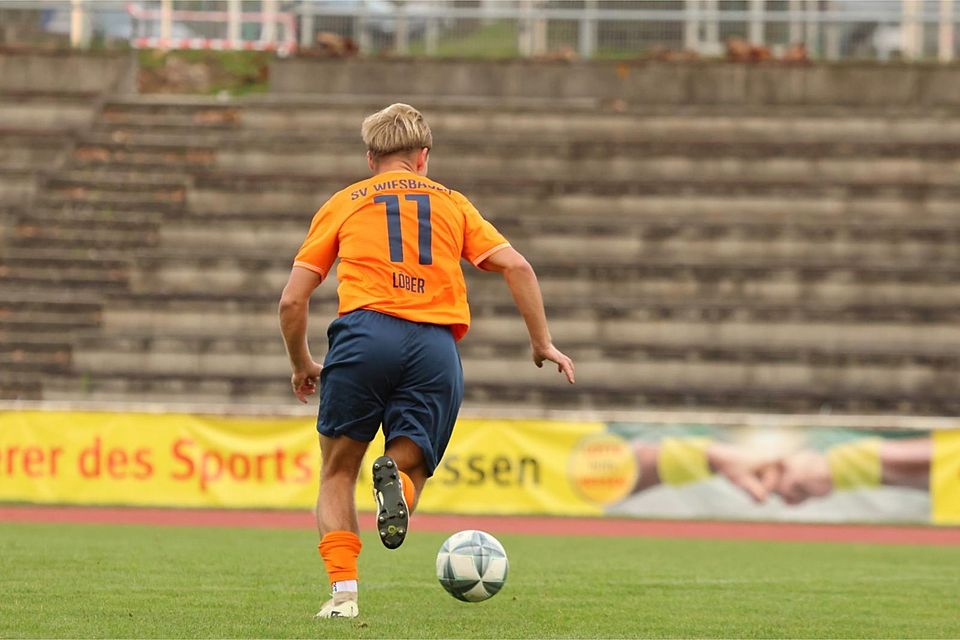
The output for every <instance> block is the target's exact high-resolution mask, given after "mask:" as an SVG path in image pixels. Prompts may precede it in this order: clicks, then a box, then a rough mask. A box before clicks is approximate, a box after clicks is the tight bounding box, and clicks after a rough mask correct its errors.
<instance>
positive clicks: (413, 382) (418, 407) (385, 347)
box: [317, 309, 463, 475]
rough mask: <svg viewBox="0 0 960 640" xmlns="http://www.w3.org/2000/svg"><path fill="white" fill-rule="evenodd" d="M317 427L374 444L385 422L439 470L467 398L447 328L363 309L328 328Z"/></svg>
mask: <svg viewBox="0 0 960 640" xmlns="http://www.w3.org/2000/svg"><path fill="white" fill-rule="evenodd" d="M327 337H328V339H329V341H330V350H329V351H327V357H326V358H325V359H324V361H323V370H322V371H321V372H320V411H319V414H318V417H317V431H319V432H320V433H321V434H322V435H325V436H328V437H331V438H335V437H337V436H347V437H348V438H351V439H353V440H360V441H363V442H370V441H371V440H373V438H374V436H375V435H377V431H378V429H379V428H380V425H381V424H382V425H383V434H384V437H385V438H386V441H387V442H390V441H391V440H393V439H394V438H397V437H399V436H406V437H408V438H410V439H411V440H413V441H414V442H415V443H416V444H417V446H419V447H420V449H421V450H422V451H423V457H424V460H425V461H426V464H427V473H428V474H429V475H433V472H434V470H435V469H436V468H437V465H438V464H439V463H440V458H441V457H443V452H444V451H445V450H446V448H447V443H448V442H449V441H450V434H452V433H453V425H454V423H455V422H456V420H457V412H459V411H460V403H461V402H462V401H463V367H462V366H461V365H460V354H459V353H458V352H457V344H456V341H455V340H454V339H453V334H452V333H450V329H449V328H448V327H444V326H439V325H433V324H421V323H418V322H410V321H408V320H402V319H400V318H395V317H393V316H388V315H386V314H383V313H378V312H376V311H369V310H367V309H359V310H357V311H352V312H350V313H348V314H346V315H344V316H341V317H339V318H337V319H336V320H334V321H333V322H331V323H330V327H329V329H327Z"/></svg>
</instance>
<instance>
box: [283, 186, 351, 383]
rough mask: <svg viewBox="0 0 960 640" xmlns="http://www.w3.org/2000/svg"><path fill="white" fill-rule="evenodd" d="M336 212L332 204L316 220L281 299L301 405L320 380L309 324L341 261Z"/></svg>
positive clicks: (321, 209) (291, 379)
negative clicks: (315, 301)
mask: <svg viewBox="0 0 960 640" xmlns="http://www.w3.org/2000/svg"><path fill="white" fill-rule="evenodd" d="M334 209H335V207H334V206H333V205H332V204H331V201H328V202H327V203H326V204H325V205H324V206H323V207H321V208H320V210H319V211H318V212H317V214H316V215H315V216H314V217H313V222H312V224H311V225H310V231H309V233H308V234H307V238H306V240H304V241H303V245H301V247H300V250H299V251H298V252H297V257H296V258H295V259H294V263H293V268H292V269H291V270H290V277H289V278H288V279H287V285H286V286H285V287H284V288H283V294H282V295H281V296H280V309H279V313H280V331H281V333H282V334H283V342H284V344H285V345H286V347H287V356H289V358H290V368H291V369H292V370H293V374H292V375H291V376H290V384H291V385H292V386H293V393H294V395H295V396H297V399H298V400H299V401H300V402H306V401H307V396H309V395H311V394H313V393H315V392H316V390H317V384H318V382H319V381H320V365H319V364H317V363H316V362H315V361H314V359H313V356H312V355H310V347H309V345H308V344H307V321H308V316H309V311H310V295H311V294H312V293H313V291H314V289H316V288H317V287H318V286H319V285H320V283H321V282H323V280H324V279H325V278H326V276H327V273H329V271H330V267H331V266H332V265H333V262H334V260H336V258H337V251H338V248H339V243H338V239H337V229H338V226H337V224H336V221H335V220H334V217H333V211H334Z"/></svg>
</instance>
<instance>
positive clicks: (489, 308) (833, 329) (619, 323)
mask: <svg viewBox="0 0 960 640" xmlns="http://www.w3.org/2000/svg"><path fill="white" fill-rule="evenodd" d="M325 293H326V295H321V296H320V297H319V298H318V299H317V300H314V302H313V304H312V305H311V311H310V317H311V335H312V336H313V337H314V340H317V339H324V335H325V334H324V331H325V330H326V326H327V324H329V322H330V321H331V320H332V319H334V318H335V317H336V314H337V304H336V300H335V298H334V297H333V295H332V292H329V291H328V292H325ZM277 299H278V298H277V297H270V298H267V297H261V298H252V299H240V298H230V297H221V298H220V299H213V296H211V295H207V296H194V297H188V296H183V295H180V296H172V297H163V296H157V295H144V296H142V297H140V298H138V297H135V296H125V297H124V298H121V299H116V300H113V301H111V303H110V304H108V305H107V306H106V307H105V308H104V310H103V314H102V327H103V334H102V335H103V336H104V337H108V336H114V335H129V334H155V335H165V336H182V337H191V338H195V337H224V336H231V335H261V336H264V335H275V334H276V333H277V331H278V324H277V322H278V321H277V305H276V303H277ZM757 309H758V307H757V306H756V305H755V306H754V309H753V311H754V313H750V311H751V310H749V309H745V308H744V307H743V306H742V305H741V304H739V303H737V302H735V301H734V302H726V303H724V301H716V302H714V303H713V304H710V303H708V302H699V303H692V304H689V305H682V304H681V305H673V306H669V305H660V306H659V307H656V306H654V305H653V303H651V304H650V305H649V307H642V306H639V305H637V304H636V303H632V302H629V301H621V304H620V306H616V304H615V301H608V302H607V303H606V304H604V305H600V304H594V305H589V306H580V307H569V306H568V307H563V306H560V305H558V304H551V305H550V308H549V311H550V312H551V331H552V334H553V336H554V338H555V340H556V341H557V344H561V345H562V344H565V343H571V344H588V343H593V344H596V345H597V346H599V347H601V348H602V347H603V346H604V345H605V344H608V343H609V344H613V345H618V346H621V347H622V346H623V345H631V344H632V345H645V344H659V345H662V346H663V347H664V348H668V347H669V348H672V347H677V348H686V346H687V345H691V344H693V345H706V344H714V345H716V346H717V348H726V349H746V350H751V349H752V350H756V349H759V348H761V347H762V348H774V347H776V348H779V349H784V350H786V351H789V350H808V351H809V350H811V349H816V348H820V349H824V350H830V351H843V350H846V351H860V352H865V353H873V352H875V351H876V350H878V349H881V348H883V349H889V350H891V351H901V352H902V353H904V354H905V355H910V354H911V353H914V352H916V353H917V354H920V355H923V354H930V353H932V352H934V351H935V350H936V349H938V348H940V349H943V350H944V352H945V353H952V352H954V351H956V350H958V349H960V323H956V322H955V321H954V320H953V319H950V318H947V319H939V320H938V319H936V318H927V319H926V320H924V321H919V322H918V321H915V320H914V319H913V318H910V317H909V316H908V315H905V314H902V313H900V312H894V313H890V314H888V317H886V318H881V317H875V318H873V319H872V320H870V321H863V319H862V318H860V317H858V316H856V315H855V314H853V313H843V312H844V311H845V310H844V309H843V308H840V309H839V310H838V309H837V308H830V307H821V308H820V309H819V312H817V310H816V309H813V308H808V309H806V310H800V309H797V308H796V307H794V306H793V305H781V306H779V307H768V308H766V309H765V311H767V313H766V316H767V317H751V316H757V315H758V314H757V313H756V311H757ZM475 311H476V312H475V313H474V316H473V323H472V326H471V329H470V333H469V334H468V337H467V338H466V340H470V341H471V342H474V341H475V342H477V343H481V344H499V343H502V342H504V341H505V338H504V337H505V336H511V337H512V338H514V339H516V337H518V336H519V337H521V338H523V337H524V336H526V333H525V331H524V328H523V321H522V319H521V318H520V317H519V315H518V314H517V312H516V310H515V309H513V307H512V304H511V303H510V302H509V299H508V297H506V296H503V295H501V296H498V298H497V300H495V301H492V302H490V303H489V304H477V305H475Z"/></svg>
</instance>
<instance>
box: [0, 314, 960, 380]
mask: <svg viewBox="0 0 960 640" xmlns="http://www.w3.org/2000/svg"><path fill="white" fill-rule="evenodd" d="M330 320H332V318H320V319H314V321H315V323H316V324H317V325H318V326H314V327H311V331H310V333H311V334H312V335H311V347H312V351H313V352H314V353H315V355H316V356H317V357H318V358H322V357H323V354H324V352H325V351H326V348H327V342H326V335H325V328H326V324H327V323H328V322H329V321H330ZM18 346H19V347H20V348H22V349H24V350H29V351H31V352H36V353H43V354H58V355H59V354H62V353H63V352H64V351H66V352H67V353H68V355H69V351H70V349H71V348H76V349H77V351H79V352H80V353H82V354H83V358H85V359H87V360H90V361H92V362H94V364H93V367H92V368H94V369H95V368H96V367H98V366H101V365H103V363H104V360H103V359H102V358H100V359H98V358H99V355H98V354H100V355H103V354H107V357H108V359H109V354H118V353H119V354H148V353H152V354H158V355H159V356H162V357H163V358H166V362H167V364H168V365H170V366H174V365H173V363H174V362H175V357H178V354H183V355H184V359H185V361H186V363H185V364H184V365H183V366H184V367H186V368H190V367H194V366H195V365H196V362H197V360H195V357H196V356H199V355H205V356H210V357H211V358H213V357H219V355H221V354H223V355H226V356H228V357H233V356H234V355H235V354H237V353H249V354H253V355H259V356H267V357H270V358H275V357H277V356H281V357H282V359H283V360H284V362H286V360H285V359H286V353H285V351H284V345H283V340H282V338H281V337H280V334H279V333H278V332H276V331H273V332H267V333H228V334H208V335H190V334H183V333H162V332H155V331H144V330H139V331H138V330H129V331H116V332H113V333H110V334H102V333H100V332H96V331H95V332H84V331H82V330H80V331H77V332H75V335H74V336H72V338H71V340H70V341H65V339H64V338H63V337H62V336H60V337H58V336H39V337H34V338H32V339H30V340H29V341H25V342H23V343H16V342H14V343H9V342H7V341H4V340H2V339H0V352H9V351H11V350H14V349H15V348H17V347H18ZM458 348H459V351H460V353H461V354H462V355H463V356H464V357H469V358H473V359H490V358H498V357H508V358H514V357H517V356H526V355H527V354H528V353H529V351H530V344H529V342H528V340H527V337H526V335H525V334H520V333H517V334H504V335H500V336H497V337H493V338H490V339H475V337H474V336H473V335H472V334H471V336H470V338H469V339H465V340H463V341H461V342H460V343H459V345H458ZM563 350H564V351H565V352H566V353H568V354H573V355H576V357H578V358H590V359H596V358H603V359H609V360H616V361H624V362H634V361H665V362H666V361H683V362H701V361H703V362H740V363H778V362H779V363H783V362H798V363H817V364H821V365H837V366H838V365H845V364H869V365H876V366H881V367H901V366H904V365H908V364H911V365H912V364H916V365H919V366H927V367H934V368H937V369H939V370H957V371H960V345H953V346H943V345H931V344H918V345H911V346H910V348H909V349H906V348H904V347H902V346H899V345H896V344H891V345H888V344H882V343H881V344H866V343H864V344H850V345H842V344H841V345H825V344H823V343H817V342H811V343H809V344H794V345H779V344H763V343H760V344H731V345H727V344H723V343H718V342H716V341H713V340H699V341H698V340H696V339H692V340H690V341H688V342H684V343H680V342H678V343H675V344H663V343H660V342H652V341H636V340H633V341H631V340H629V339H624V340H616V339H614V338H609V339H607V340H602V341H592V340H572V339H571V340H566V341H565V342H564V344H563ZM163 354H166V355H163ZM59 357H60V358H61V359H62V357H63V356H62V355H59ZM124 357H126V356H124ZM208 364H209V362H208ZM176 366H180V365H176Z"/></svg>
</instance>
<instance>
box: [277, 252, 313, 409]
mask: <svg viewBox="0 0 960 640" xmlns="http://www.w3.org/2000/svg"><path fill="white" fill-rule="evenodd" d="M320 281H321V278H320V274H318V273H316V272H315V271H312V270H310V269H306V268H304V267H300V266H295V267H293V269H291V270H290V277H289V279H288V280H287V285H286V286H285V287H284V288H283V294H282V295H281V296H280V310H279V312H280V331H281V333H282V334H283V342H284V344H285V345H286V347H287V355H288V356H289V358H290V368H291V369H293V374H292V375H291V377H290V384H291V385H292V386H293V393H294V395H296V396H297V399H298V400H299V401H300V402H306V401H307V396H309V395H312V394H313V393H315V392H316V390H317V383H318V382H319V380H320V365H319V364H317V363H316V362H315V361H314V359H313V356H312V355H310V347H309V346H308V344H307V317H308V314H309V308H310V294H312V293H313V290H314V289H316V288H317V286H319V284H320Z"/></svg>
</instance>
